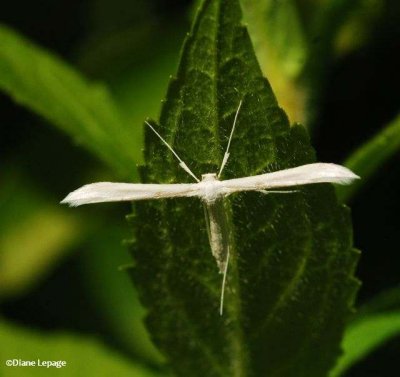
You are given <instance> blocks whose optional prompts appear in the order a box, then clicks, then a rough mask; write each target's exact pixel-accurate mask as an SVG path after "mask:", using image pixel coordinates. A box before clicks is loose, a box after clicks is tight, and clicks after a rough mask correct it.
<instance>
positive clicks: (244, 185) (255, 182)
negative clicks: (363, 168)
mask: <svg viewBox="0 0 400 377" xmlns="http://www.w3.org/2000/svg"><path fill="white" fill-rule="evenodd" d="M359 178H360V177H359V176H357V175H356V174H354V173H353V172H352V171H351V170H350V169H347V168H346V167H344V166H341V165H336V164H329V163H321V162H318V163H314V164H308V165H302V166H298V167H295V168H291V169H285V170H279V171H276V172H273V173H267V174H260V175H255V176H252V177H245V178H237V179H229V180H226V181H222V183H223V192H224V194H226V195H229V194H232V193H233V192H236V191H258V190H269V189H275V188H284V187H293V186H301V185H308V184H314V183H336V184H340V185H347V184H350V183H352V182H353V181H354V180H356V179H359Z"/></svg>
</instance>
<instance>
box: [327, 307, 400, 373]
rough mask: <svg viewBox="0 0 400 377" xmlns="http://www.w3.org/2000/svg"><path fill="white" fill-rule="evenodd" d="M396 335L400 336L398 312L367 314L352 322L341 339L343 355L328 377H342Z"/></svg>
mask: <svg viewBox="0 0 400 377" xmlns="http://www.w3.org/2000/svg"><path fill="white" fill-rule="evenodd" d="M396 335H397V336H398V335H400V311H393V312H387V313H381V314H379V313H375V314H369V315H366V316H363V317H361V318H360V319H358V320H356V321H354V322H352V323H351V324H350V325H349V327H348V329H347V330H346V332H345V336H344V339H343V345H342V346H343V351H344V354H343V356H342V357H341V358H340V359H339V361H338V363H337V364H336V366H335V368H334V369H333V370H332V372H331V373H330V377H339V376H343V375H344V373H345V372H346V370H348V369H349V368H350V367H351V366H352V365H354V364H356V363H357V362H359V361H360V360H362V359H363V358H364V357H365V356H367V355H368V354H369V353H370V352H372V351H374V350H375V349H376V348H378V347H379V346H380V345H382V344H383V343H385V342H386V341H388V340H389V339H391V338H393V337H395V336H396Z"/></svg>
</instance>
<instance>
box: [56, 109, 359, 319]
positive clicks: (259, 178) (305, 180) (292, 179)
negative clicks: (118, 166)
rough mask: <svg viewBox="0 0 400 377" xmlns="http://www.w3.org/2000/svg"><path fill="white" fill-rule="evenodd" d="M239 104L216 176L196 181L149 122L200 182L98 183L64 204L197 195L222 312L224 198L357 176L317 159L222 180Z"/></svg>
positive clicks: (340, 181)
mask: <svg viewBox="0 0 400 377" xmlns="http://www.w3.org/2000/svg"><path fill="white" fill-rule="evenodd" d="M241 105H242V101H241V102H240V104H239V106H238V109H237V111H236V114H235V119H234V122H233V126H232V130H231V133H230V136H229V140H228V145H227V148H226V152H225V154H224V157H223V159H222V164H221V167H220V169H219V173H218V174H216V173H207V174H203V175H202V176H201V180H200V179H198V178H197V177H196V175H195V174H194V173H193V172H192V171H191V170H190V169H189V167H188V166H187V165H186V164H185V162H183V161H182V159H181V158H180V157H179V156H178V154H177V153H176V152H175V151H174V150H173V148H172V147H171V146H170V145H169V144H168V143H167V141H165V140H164V139H163V137H162V136H161V135H160V134H159V133H158V132H157V131H156V130H155V129H154V128H153V127H152V126H151V124H150V123H148V122H146V124H147V125H148V126H149V127H150V128H151V129H152V130H153V131H154V133H155V134H156V135H157V136H158V137H159V138H160V139H161V141H162V142H163V143H164V144H165V145H166V146H167V147H168V148H169V149H170V150H171V152H172V153H173V154H174V156H175V157H176V158H177V159H178V161H179V165H180V166H181V167H182V169H184V170H185V171H186V172H187V173H188V174H189V175H191V176H192V177H193V178H194V179H195V180H196V182H197V183H176V184H142V183H114V182H98V183H91V184H88V185H85V186H82V187H81V188H79V189H77V190H75V191H73V192H71V193H70V194H68V196H67V197H66V198H65V199H64V200H62V202H61V203H66V204H69V205H70V206H72V207H76V206H80V205H82V204H90V203H104V202H119V201H134V200H149V199H164V198H177V197H198V198H199V199H200V200H201V201H202V202H203V204H204V209H205V215H206V224H207V231H208V238H209V241H210V247H211V251H212V254H213V256H214V258H215V260H216V262H217V265H218V268H219V271H220V273H221V274H223V279H222V287H221V298H220V314H221V315H222V312H223V303H224V291H225V282H226V276H227V271H228V262H229V253H230V233H229V226H228V219H227V214H226V211H225V209H224V201H223V200H224V198H226V197H227V196H229V195H231V194H233V193H236V192H241V191H259V192H262V193H265V194H268V193H291V192H294V191H275V190H274V189H277V188H286V187H294V186H301V185H308V184H314V183H327V182H331V183H337V184H342V185H346V184H350V183H351V182H353V181H354V180H355V179H358V178H359V177H358V176H357V175H356V174H354V173H353V172H352V171H350V170H349V169H347V168H345V167H343V166H340V165H336V164H329V163H314V164H307V165H302V166H298V167H295V168H291V169H284V170H279V171H276V172H273V173H266V174H260V175H255V176H252V177H243V178H236V179H228V180H224V181H221V180H219V177H220V176H221V173H222V171H223V169H224V167H225V165H226V163H227V162H228V158H229V147H230V144H231V140H232V135H233V132H234V130H235V126H236V121H237V118H238V115H239V111H240V108H241ZM273 190H274V191H273Z"/></svg>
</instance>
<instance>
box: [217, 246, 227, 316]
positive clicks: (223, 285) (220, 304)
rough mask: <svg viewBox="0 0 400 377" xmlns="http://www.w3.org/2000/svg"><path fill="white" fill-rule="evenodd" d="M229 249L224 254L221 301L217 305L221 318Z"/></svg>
mask: <svg viewBox="0 0 400 377" xmlns="http://www.w3.org/2000/svg"><path fill="white" fill-rule="evenodd" d="M229 249H230V248H229V246H228V252H227V254H226V260H225V269H224V275H223V278H222V284H221V299H220V303H219V314H220V315H221V316H222V314H223V312H224V296H225V286H226V276H227V275H228V264H229Z"/></svg>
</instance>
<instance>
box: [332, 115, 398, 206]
mask: <svg viewBox="0 0 400 377" xmlns="http://www.w3.org/2000/svg"><path fill="white" fill-rule="evenodd" d="M399 149H400V115H399V116H397V118H395V119H394V120H393V121H392V122H390V123H389V124H388V125H387V126H386V127H384V128H383V130H381V131H379V132H378V133H377V134H376V135H375V136H374V137H372V138H371V139H370V140H369V141H367V142H366V143H364V144H363V145H362V146H361V147H359V148H358V149H357V150H356V151H355V152H353V153H352V154H351V155H350V156H349V157H348V158H347V159H346V161H345V163H344V165H346V166H347V167H348V168H349V169H351V170H352V171H354V172H355V173H356V174H358V175H359V176H360V177H361V178H362V179H360V180H359V181H358V182H356V183H355V184H354V185H352V186H348V187H338V188H337V192H338V195H339V198H340V199H341V200H343V201H348V200H349V199H351V197H353V196H354V195H355V194H356V193H357V192H358V190H359V189H360V188H361V187H362V186H363V185H364V184H365V183H367V182H368V180H369V179H370V178H371V177H372V176H373V174H374V173H375V172H376V171H378V169H379V168H380V167H381V166H382V165H383V164H384V163H385V162H386V161H387V160H388V159H389V158H390V157H392V156H393V155H394V154H395V153H396V152H397V151H398V150H399Z"/></svg>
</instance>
